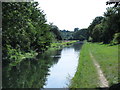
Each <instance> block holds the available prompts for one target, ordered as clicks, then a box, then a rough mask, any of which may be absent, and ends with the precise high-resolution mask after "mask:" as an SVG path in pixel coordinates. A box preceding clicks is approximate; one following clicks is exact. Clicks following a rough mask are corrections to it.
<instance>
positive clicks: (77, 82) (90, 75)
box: [69, 5, 120, 88]
mask: <svg viewBox="0 0 120 90" xmlns="http://www.w3.org/2000/svg"><path fill="white" fill-rule="evenodd" d="M106 10H107V11H106V12H104V16H97V17H95V19H94V20H93V22H92V23H91V24H90V25H89V27H88V28H87V35H88V38H86V40H87V41H88V42H89V43H88V42H86V43H85V44H84V45H83V47H82V50H81V53H80V58H79V64H78V68H77V71H76V74H75V76H74V77H73V79H72V80H71V84H70V86H69V87H70V88H97V87H100V85H99V80H98V76H97V71H96V70H95V66H94V64H93V61H92V58H91V57H90V54H89V53H92V55H93V57H94V58H95V59H96V61H97V62H98V63H99V64H100V68H101V69H102V71H103V74H104V75H105V77H106V79H107V80H108V82H109V86H111V85H113V84H117V83H118V80H119V78H118V77H119V76H118V52H119V51H118V49H119V48H118V47H119V45H120V7H119V5H118V6H116V7H108V8H107V9H106Z"/></svg>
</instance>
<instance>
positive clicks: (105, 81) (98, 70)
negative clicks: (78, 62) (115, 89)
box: [90, 52, 109, 87]
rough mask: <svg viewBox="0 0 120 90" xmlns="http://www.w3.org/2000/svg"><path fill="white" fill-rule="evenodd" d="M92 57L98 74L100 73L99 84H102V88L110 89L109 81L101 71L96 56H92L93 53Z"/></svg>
mask: <svg viewBox="0 0 120 90" xmlns="http://www.w3.org/2000/svg"><path fill="white" fill-rule="evenodd" d="M90 57H91V58H92V60H93V63H94V65H95V67H96V69H97V73H98V76H99V80H100V82H99V84H100V87H109V84H108V81H107V79H106V78H105V76H104V74H103V72H102V70H101V69H100V65H99V64H98V62H97V61H96V60H95V58H94V56H93V55H92V53H91V52H90Z"/></svg>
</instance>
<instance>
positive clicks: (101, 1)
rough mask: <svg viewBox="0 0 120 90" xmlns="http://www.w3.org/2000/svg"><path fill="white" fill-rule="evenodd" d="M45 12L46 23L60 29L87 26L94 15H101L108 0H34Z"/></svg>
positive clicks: (70, 29)
mask: <svg viewBox="0 0 120 90" xmlns="http://www.w3.org/2000/svg"><path fill="white" fill-rule="evenodd" d="M35 1H38V3H39V7H40V8H41V9H42V10H44V13H45V14H46V19H47V23H49V22H50V23H53V24H54V25H56V26H58V28H59V29H60V30H64V29H65V30H69V31H73V30H74V28H80V29H82V28H87V27H88V26H89V25H90V23H91V22H92V21H93V19H94V18H95V17H96V16H103V14H104V12H105V11H106V8H107V7H108V6H109V5H106V2H107V1H108V0H35Z"/></svg>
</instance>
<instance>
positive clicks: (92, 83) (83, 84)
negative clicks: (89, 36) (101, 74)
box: [70, 43, 98, 88]
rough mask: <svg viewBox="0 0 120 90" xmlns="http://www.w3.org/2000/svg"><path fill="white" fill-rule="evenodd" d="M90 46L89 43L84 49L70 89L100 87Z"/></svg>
mask: <svg viewBox="0 0 120 90" xmlns="http://www.w3.org/2000/svg"><path fill="white" fill-rule="evenodd" d="M89 46H90V45H89V43H87V44H84V45H83V47H82V50H81V52H80V58H79V64H78V68H77V71H76V74H75V76H74V77H73V79H72V80H71V85H70V88H94V87H98V76H97V71H96V69H95V66H94V64H93V62H92V60H91V58H90V55H89V49H90V48H89Z"/></svg>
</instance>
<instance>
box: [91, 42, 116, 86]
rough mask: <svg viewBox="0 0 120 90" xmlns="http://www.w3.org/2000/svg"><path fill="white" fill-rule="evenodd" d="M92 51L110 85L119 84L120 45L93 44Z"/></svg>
mask: <svg viewBox="0 0 120 90" xmlns="http://www.w3.org/2000/svg"><path fill="white" fill-rule="evenodd" d="M90 51H91V53H92V54H93V55H94V57H95V59H96V60H97V62H98V63H99V65H100V66H101V69H102V71H103V73H104V75H105V77H106V79H107V80H108V82H109V85H110V86H111V85H113V84H116V83H118V45H114V46H110V45H105V44H102V45H100V44H99V43H94V44H92V43H91V44H90Z"/></svg>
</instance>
